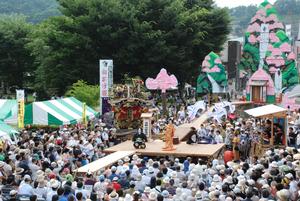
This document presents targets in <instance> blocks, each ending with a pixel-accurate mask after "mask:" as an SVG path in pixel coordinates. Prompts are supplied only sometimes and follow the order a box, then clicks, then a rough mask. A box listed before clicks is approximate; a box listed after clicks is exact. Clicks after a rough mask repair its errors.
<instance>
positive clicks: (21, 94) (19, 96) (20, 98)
mask: <svg viewBox="0 0 300 201" xmlns="http://www.w3.org/2000/svg"><path fill="white" fill-rule="evenodd" d="M16 98H17V101H24V100H25V93H24V90H23V89H20V90H16Z"/></svg>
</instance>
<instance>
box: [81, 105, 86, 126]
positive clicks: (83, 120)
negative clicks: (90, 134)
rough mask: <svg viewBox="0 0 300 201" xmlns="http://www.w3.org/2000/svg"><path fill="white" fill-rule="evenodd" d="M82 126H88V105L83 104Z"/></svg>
mask: <svg viewBox="0 0 300 201" xmlns="http://www.w3.org/2000/svg"><path fill="white" fill-rule="evenodd" d="M82 124H83V125H84V126H85V127H86V126H87V118H86V103H83V104H82Z"/></svg>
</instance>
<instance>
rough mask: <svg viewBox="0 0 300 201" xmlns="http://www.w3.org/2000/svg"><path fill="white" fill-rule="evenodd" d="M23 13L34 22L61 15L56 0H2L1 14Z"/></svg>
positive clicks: (0, 0) (0, 3)
mask: <svg viewBox="0 0 300 201" xmlns="http://www.w3.org/2000/svg"><path fill="white" fill-rule="evenodd" d="M14 13H17V14H23V15H25V16H27V20H28V21H29V22H32V23H38V22H41V21H42V20H44V19H47V18H48V17H50V16H56V15H60V12H59V10H58V3H57V2H56V0H0V14H14Z"/></svg>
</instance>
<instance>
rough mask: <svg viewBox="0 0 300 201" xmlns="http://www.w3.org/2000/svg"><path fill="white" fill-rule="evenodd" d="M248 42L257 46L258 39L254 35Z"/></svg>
mask: <svg viewBox="0 0 300 201" xmlns="http://www.w3.org/2000/svg"><path fill="white" fill-rule="evenodd" d="M248 40H249V42H250V43H251V44H255V43H256V42H257V39H256V37H255V36H254V35H253V34H251V35H250V36H249V38H248Z"/></svg>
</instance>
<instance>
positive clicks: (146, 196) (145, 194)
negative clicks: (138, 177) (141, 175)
mask: <svg viewBox="0 0 300 201" xmlns="http://www.w3.org/2000/svg"><path fill="white" fill-rule="evenodd" d="M150 193H151V188H150V187H149V186H146V187H145V189H144V192H143V193H142V197H141V198H142V200H148V199H149V195H150Z"/></svg>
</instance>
